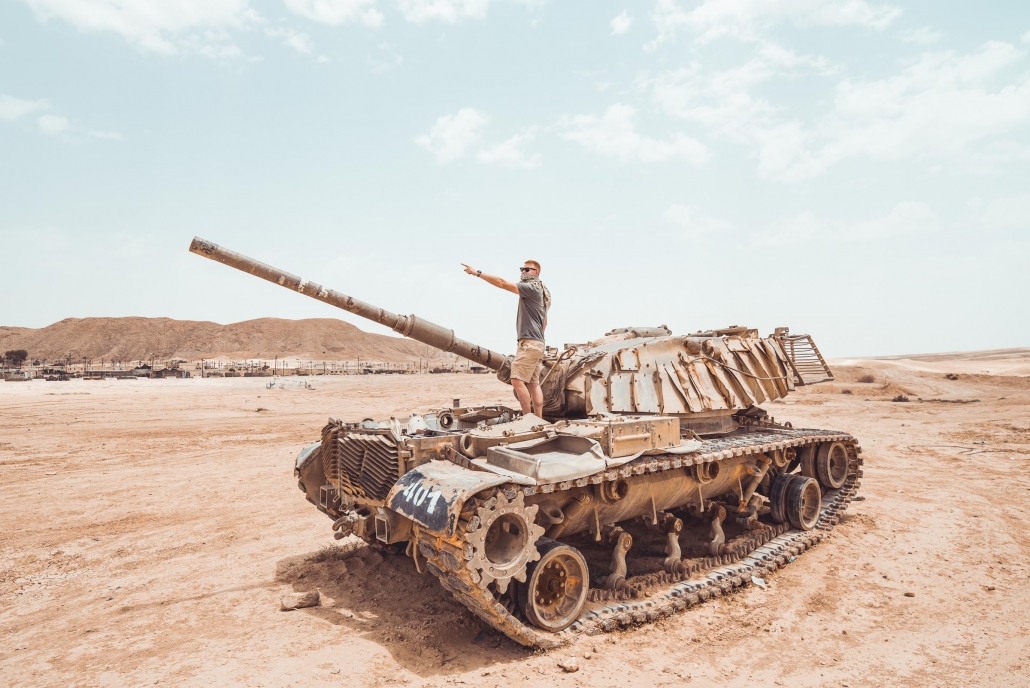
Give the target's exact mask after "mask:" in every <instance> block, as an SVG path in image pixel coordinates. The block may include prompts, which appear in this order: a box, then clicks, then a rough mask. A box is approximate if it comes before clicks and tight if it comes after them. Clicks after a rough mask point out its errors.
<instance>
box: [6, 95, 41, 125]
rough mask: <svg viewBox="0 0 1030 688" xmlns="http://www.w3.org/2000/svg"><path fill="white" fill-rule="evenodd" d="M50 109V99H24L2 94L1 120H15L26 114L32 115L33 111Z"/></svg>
mask: <svg viewBox="0 0 1030 688" xmlns="http://www.w3.org/2000/svg"><path fill="white" fill-rule="evenodd" d="M49 109H50V101H49V100H22V99H21V98H15V97H14V96H9V95H4V94H0V120H3V121H5V122H13V121H14V120H16V119H19V118H21V117H24V116H25V115H31V114H32V113H33V112H38V111H39V110H49Z"/></svg>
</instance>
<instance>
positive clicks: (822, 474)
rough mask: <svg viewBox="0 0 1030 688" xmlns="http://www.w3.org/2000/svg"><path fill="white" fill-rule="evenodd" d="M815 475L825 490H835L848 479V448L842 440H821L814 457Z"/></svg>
mask: <svg viewBox="0 0 1030 688" xmlns="http://www.w3.org/2000/svg"><path fill="white" fill-rule="evenodd" d="M815 472H816V477H817V478H819V484H820V485H822V486H823V487H824V488H825V489H827V490H836V489H837V488H839V487H841V486H842V485H843V484H844V482H845V481H846V480H847V479H848V450H847V447H845V446H844V443H843V442H823V443H822V444H820V445H819V453H818V454H817V455H816V459H815Z"/></svg>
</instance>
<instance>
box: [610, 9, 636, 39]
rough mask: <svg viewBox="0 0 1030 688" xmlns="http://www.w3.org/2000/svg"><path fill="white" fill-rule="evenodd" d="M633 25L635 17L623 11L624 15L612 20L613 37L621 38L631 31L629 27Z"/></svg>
mask: <svg viewBox="0 0 1030 688" xmlns="http://www.w3.org/2000/svg"><path fill="white" fill-rule="evenodd" d="M632 23H633V17H631V16H629V14H628V13H627V12H626V10H623V11H622V14H620V15H619V16H617V17H615V19H612V35H613V36H621V35H622V34H624V33H626V32H627V31H629V27H630V25H631V24H632Z"/></svg>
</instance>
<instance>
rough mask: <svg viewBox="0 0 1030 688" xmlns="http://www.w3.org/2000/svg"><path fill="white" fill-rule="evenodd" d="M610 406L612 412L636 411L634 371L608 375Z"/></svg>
mask: <svg viewBox="0 0 1030 688" xmlns="http://www.w3.org/2000/svg"><path fill="white" fill-rule="evenodd" d="M608 392H609V394H608V398H609V408H610V409H611V411H612V413H634V412H635V411H636V409H635V408H634V407H633V373H611V374H610V375H609V376H608Z"/></svg>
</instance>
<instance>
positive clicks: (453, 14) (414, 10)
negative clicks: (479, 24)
mask: <svg viewBox="0 0 1030 688" xmlns="http://www.w3.org/2000/svg"><path fill="white" fill-rule="evenodd" d="M488 5H489V0H397V9H399V10H400V11H401V14H402V15H404V18H405V19H407V20H408V21H409V22H415V23H418V24H421V23H422V22H425V21H428V20H430V19H439V20H440V21H444V22H447V23H449V24H453V23H454V22H456V21H458V19H460V18H462V17H470V18H472V19H483V18H484V17H486V8H487V6H488Z"/></svg>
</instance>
